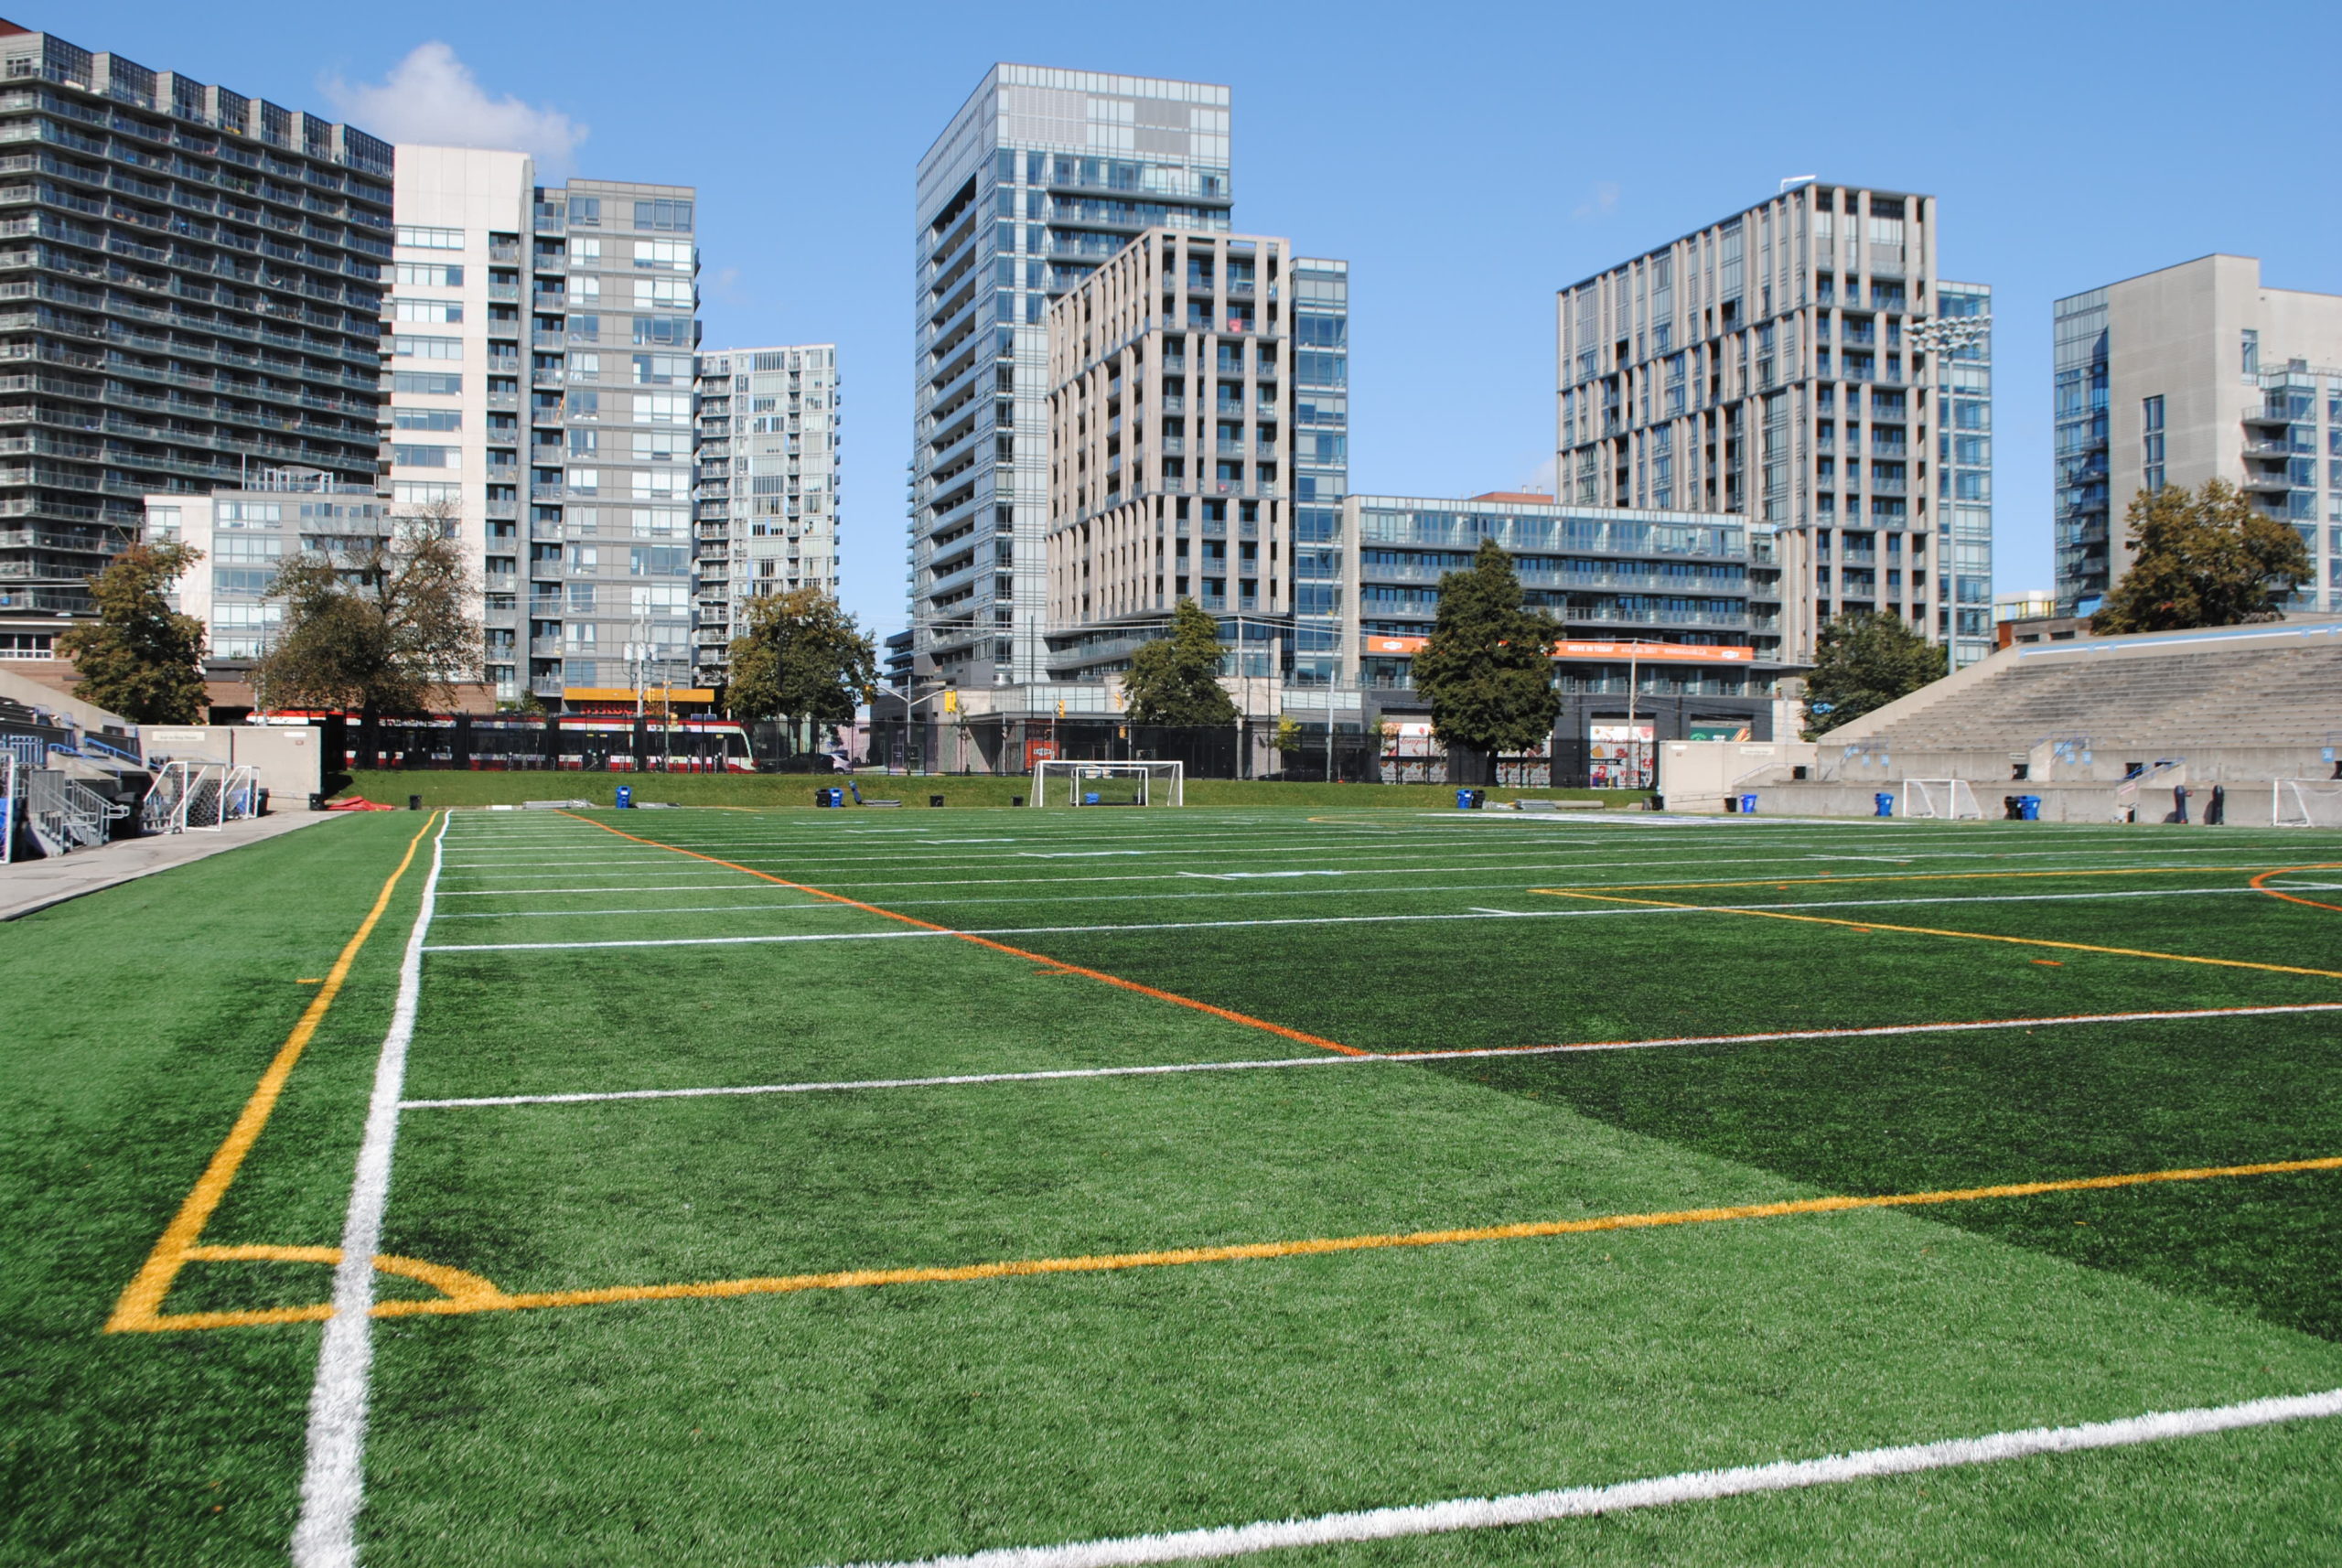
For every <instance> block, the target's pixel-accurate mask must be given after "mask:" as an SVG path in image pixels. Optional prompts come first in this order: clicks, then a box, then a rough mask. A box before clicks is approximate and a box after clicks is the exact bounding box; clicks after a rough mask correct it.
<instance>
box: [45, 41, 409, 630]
mask: <svg viewBox="0 0 2342 1568" xmlns="http://www.w3.org/2000/svg"><path fill="white" fill-rule="evenodd" d="M0 141H6V142H9V143H13V144H16V145H18V146H20V147H21V148H22V149H24V150H23V151H22V152H20V153H18V154H16V155H13V156H11V157H10V158H9V160H8V172H9V177H8V178H7V180H6V181H5V183H0V293H5V294H6V295H8V296H9V298H10V300H11V302H12V303H10V304H9V305H8V306H6V307H5V311H0V360H5V361H6V362H7V363H6V366H5V374H0V424H5V426H6V428H7V434H6V435H0V657H7V656H12V655H13V656H17V657H24V658H45V657H47V656H48V653H49V651H50V647H51V643H52V640H53V639H54V637H55V634H56V633H57V631H59V629H61V628H63V627H64V626H65V625H66V624H67V618H69V617H70V616H71V615H73V614H76V613H81V612H86V610H87V609H88V592H87V589H86V587H85V586H84V583H83V579H84V578H85V577H86V576H87V575H90V574H91V573H93V572H96V571H98V570H99V569H100V568H101V567H102V566H103V565H104V564H105V563H106V560H107V558H108V557H109V556H110V555H112V554H113V553H115V552H116V551H118V550H120V549H121V548H122V547H123V545H124V543H126V542H129V540H130V539H132V538H134V536H135V535H136V533H137V532H138V530H139V528H140V526H141V524H142V507H141V498H142V496H144V495H145V494H146V493H147V492H166V491H177V492H181V493H187V494H201V493H204V492H207V491H209V490H210V489H214V488H215V487H220V486H233V485H236V484H238V483H240V482H242V480H244V479H245V478H247V477H248V476H252V475H254V474H256V473H257V472H258V470H259V469H260V468H262V467H263V466H266V467H278V466H283V465H295V466H299V467H306V468H310V469H314V470H317V471H318V472H320V473H323V474H325V475H328V476H329V477H330V478H331V480H332V481H333V482H338V483H347V484H358V485H365V486H371V484H372V483H373V479H374V476H375V472H376V443H377V439H378V437H377V425H378V422H379V419H380V413H381V404H380V390H379V372H380V369H381V361H380V352H381V350H380V342H379V334H380V331H381V326H380V323H381V314H382V311H381V285H382V281H383V279H382V274H383V272H384V270H385V269H386V267H387V266H388V263H389V262H390V258H391V225H392V214H391V205H392V192H391V177H392V153H391V148H390V146H389V145H388V144H386V143H383V142H381V141H377V140H376V139H375V138H373V137H371V136H369V135H367V134H364V133H363V132H361V131H358V130H354V129H351V128H350V127H349V126H345V125H338V124H333V123H331V122H329V121H326V120H321V119H319V118H317V116H316V115H313V114H306V113H300V112H298V111H296V110H291V109H285V108H280V107H279V106H278V105H276V104H274V103H270V102H265V101H264V100H260V99H252V98H246V97H244V96H242V94H240V93H236V92H231V91H229V90H228V89H226V88H224V87H213V86H209V85H207V84H205V83H203V82H199V81H191V80H189V79H188V78H187V77H184V76H180V75H177V74H176V73H174V72H170V71H156V70H148V69H147V68H145V67H144V66H141V65H137V64H134V62H132V61H130V60H127V59H123V58H122V57H121V56H120V55H114V54H91V52H89V51H88V50H86V49H83V48H78V47H76V46H75V45H72V44H70V43H68V42H66V41H65V40H64V39H62V38H56V37H54V36H52V35H50V34H47V33H37V32H28V31H26V30H25V29H23V28H21V27H16V26H15V25H13V24H8V23H0Z"/></svg>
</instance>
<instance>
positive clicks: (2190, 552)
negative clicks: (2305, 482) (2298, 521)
mask: <svg viewBox="0 0 2342 1568" xmlns="http://www.w3.org/2000/svg"><path fill="white" fill-rule="evenodd" d="M2123 522H2124V524H2125V526H2126V527H2127V528H2128V529H2129V530H2130V538H2131V547H2132V549H2133V551H2134V552H2136V555H2135V558H2134V559H2133V561H2132V563H2131V569H2130V570H2129V571H2127V572H2125V573H2123V574H2122V581H2121V582H2119V583H2117V584H2115V585H2114V591H2113V592H2112V593H2111V594H2109V595H2107V596H2106V602H2105V603H2104V604H2102V605H2101V606H2100V607H2099V611H2098V613H2097V614H2096V615H2094V616H2092V617H2090V630H2091V631H2093V632H2095V633H2097V634H2098V635H2099V636H2100V637H2111V636H2113V635H2115V634H2116V633H2120V632H2126V631H2182V630H2185V629H2186V628H2189V627H2194V626H2241V625H2243V624H2244V623H2245V622H2247V621H2256V620H2274V619H2276V618H2277V614H2278V607H2279V606H2280V605H2281V604H2282V603H2283V600H2284V596H2286V595H2287V594H2290V593H2292V592H2293V591H2294V589H2295V588H2297V587H2299V586H2301V585H2302V584H2304V583H2305V582H2307V581H2308V580H2309V578H2310V575H2311V567H2310V560H2309V552H2308V550H2307V549H2306V548H2304V545H2303V543H2302V537H2301V535H2300V534H2299V533H2297V532H2294V527H2293V525H2292V524H2291V523H2288V522H2285V521H2282V520H2280V519H2277V518H2273V517H2270V516H2268V515H2266V514H2265V513H2263V512H2261V510H2259V509H2257V508H2255V507H2254V506H2253V504H2252V503H2251V501H2250V500H2249V499H2246V498H2245V496H2244V494H2243V493H2242V492H2241V491H2240V490H2239V489H2237V488H2236V487H2235V486H2233V485H2231V484H2229V482H2228V481H2227V480H2225V479H2207V480H2206V481H2204V488H2203V489H2200V490H2193V491H2191V490H2186V489H2180V488H2179V487H2178V486H2176V485H2167V486H2165V488H2164V489H2160V490H2157V491H2155V492H2154V494H2152V495H2150V494H2148V493H2147V492H2146V491H2144V490H2142V491H2140V492H2139V493H2138V494H2137V495H2135V496H2133V497H2132V498H2131V510H2129V512H2128V513H2126V514H2125V516H2124V518H2123Z"/></svg>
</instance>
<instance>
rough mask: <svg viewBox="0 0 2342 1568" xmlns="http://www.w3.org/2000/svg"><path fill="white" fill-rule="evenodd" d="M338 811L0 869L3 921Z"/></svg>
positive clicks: (118, 844) (127, 843)
mask: <svg viewBox="0 0 2342 1568" xmlns="http://www.w3.org/2000/svg"><path fill="white" fill-rule="evenodd" d="M342 814H343V813H341V812H338V811H278V812H274V813H273V814H271V815H269V816H265V817H252V818H247V819H245V820H244V821H242V822H230V823H229V824H228V825H227V826H225V827H223V828H221V829H220V831H219V832H192V833H158V834H156V835H154V836H153V837H150V838H134V839H119V840H116V841H115V842H113V843H107V844H102V845H100V846H99V847H97V848H95V849H84V850H77V851H76V852H74V853H73V854H63V855H59V856H58V857H56V858H55V859H53V860H20V861H16V862H15V863H14V864H12V865H0V920H13V919H15V918H16V917H17V916H19V915H29V914H31V913H32V912H33V911H34V910H36V909H46V908H48V907H49V906H50V905H52V904H62V903H64V902H65V901H66V900H67V899H68V898H79V897H81V895H82V894H84V893H95V892H97V891H99V890H100V889H101V888H105V887H112V886H115V885H117V884H119V883H124V882H134V881H136V880H137V879H138V878H139V877H142V876H151V875H154V874H155V873H156V872H158V871H168V870H169V869H170V868H171V867H173V866H175V865H187V864H188V862H189V861H195V860H201V859H203V858H204V857H206V856H207V855H214V854H226V853H227V852H228V851H229V850H231V849H242V848H243V846H244V845H246V844H248V843H258V842H259V841H260V840H262V839H272V838H274V837H276V836H277V835H278V834H280V833H289V832H295V830H297V829H300V828H306V827H314V826H316V825H317V823H319V822H331V821H333V820H334V819H335V818H336V817H338V816H340V815H342Z"/></svg>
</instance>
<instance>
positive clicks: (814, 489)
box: [692, 343, 840, 685]
mask: <svg viewBox="0 0 2342 1568" xmlns="http://www.w3.org/2000/svg"><path fill="white" fill-rule="evenodd" d="M698 391H699V470H698V471H699V482H698V485H697V487H696V489H695V490H694V492H693V506H692V511H693V518H694V520H695V527H694V532H696V533H697V535H698V538H697V540H696V543H695V547H696V549H697V552H698V585H697V588H696V596H697V600H698V616H697V625H696V627H695V628H693V633H692V641H693V657H694V659H695V660H696V663H697V667H698V671H699V677H700V682H701V684H703V685H713V684H714V683H715V682H719V681H721V680H723V678H724V671H725V669H726V667H727V666H728V664H729V662H730V657H731V646H732V639H734V638H735V637H736V636H738V635H739V633H740V630H741V620H742V614H743V607H744V605H745V604H746V601H747V600H748V599H749V598H750V597H752V596H757V595H760V594H780V593H788V592H790V591H792V590H794V589H798V588H815V589H819V590H820V591H821V592H822V593H825V594H828V595H830V596H832V597H835V596H836V595H837V591H838V435H839V432H838V421H839V418H840V415H839V413H838V403H839V381H838V351H837V345H836V344H834V343H800V344H793V345H783V346H779V347H775V348H770V349H720V350H718V351H716V352H714V353H708V354H702V355H701V356H700V359H699V381H698Z"/></svg>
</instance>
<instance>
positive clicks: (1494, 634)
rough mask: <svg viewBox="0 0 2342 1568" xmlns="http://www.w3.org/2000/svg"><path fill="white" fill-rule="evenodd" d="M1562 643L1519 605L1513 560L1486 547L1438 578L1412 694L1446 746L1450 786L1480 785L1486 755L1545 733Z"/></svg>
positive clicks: (1554, 626)
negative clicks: (1435, 606)
mask: <svg viewBox="0 0 2342 1568" xmlns="http://www.w3.org/2000/svg"><path fill="white" fill-rule="evenodd" d="M1561 635H1562V628H1561V623H1560V622H1558V621H1556V620H1555V619H1554V618H1552V616H1551V615H1549V614H1547V613H1546V612H1545V611H1543V610H1539V609H1530V608H1527V607H1524V606H1523V604H1522V602H1521V594H1520V575H1518V574H1517V573H1515V572H1514V571H1513V568H1512V557H1511V556H1510V555H1509V554H1508V553H1506V552H1505V550H1504V548H1503V547H1502V546H1501V545H1499V544H1498V543H1497V542H1496V541H1494V540H1492V539H1490V540H1483V541H1481V542H1480V550H1479V553H1478V554H1477V555H1475V556H1474V557H1473V558H1472V564H1471V566H1470V567H1469V568H1467V569H1466V570H1465V571H1461V572H1450V573H1448V574H1446V575H1445V576H1443V577H1441V578H1440V580H1439V614H1438V616H1437V618H1435V619H1434V621H1433V622H1432V629H1431V639H1430V641H1429V643H1428V645H1427V646H1426V647H1425V648H1424V649H1423V651H1422V652H1421V653H1418V654H1416V655H1415V690H1416V691H1417V692H1419V693H1422V694H1423V697H1424V699H1425V700H1426V701H1428V702H1429V703H1431V724H1432V731H1433V733H1434V734H1435V735H1437V736H1439V737H1440V739H1441V740H1442V741H1444V742H1445V743H1446V746H1447V749H1448V754H1449V757H1450V759H1451V764H1452V766H1451V767H1450V769H1449V774H1450V781H1451V782H1454V783H1481V782H1486V780H1487V778H1488V771H1489V770H1488V757H1489V756H1490V755H1491V754H1493V753H1497V752H1504V751H1527V750H1528V749H1530V748H1531V746H1538V745H1540V744H1542V742H1543V741H1544V740H1545V739H1546V738H1547V737H1548V736H1551V735H1552V733H1553V720H1554V718H1555V716H1556V715H1558V714H1560V712H1561V705H1562V699H1561V694H1560V693H1559V692H1557V691H1556V690H1555V689H1554V686H1553V659H1552V650H1553V644H1554V643H1555V642H1556V641H1557V640H1559V639H1560V638H1561ZM1459 752H1461V753H1462V754H1463V756H1462V757H1461V758H1459V757H1457V754H1458V753H1459ZM1456 764H1460V766H1458V765H1456ZM1465 773H1469V774H1471V777H1470V778H1465V777H1463V775H1464V774H1465Z"/></svg>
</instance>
